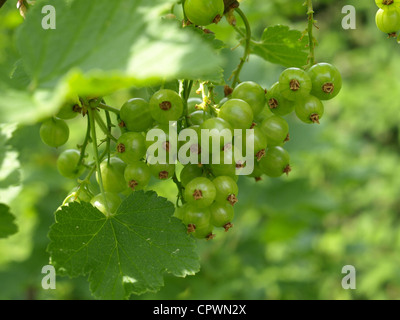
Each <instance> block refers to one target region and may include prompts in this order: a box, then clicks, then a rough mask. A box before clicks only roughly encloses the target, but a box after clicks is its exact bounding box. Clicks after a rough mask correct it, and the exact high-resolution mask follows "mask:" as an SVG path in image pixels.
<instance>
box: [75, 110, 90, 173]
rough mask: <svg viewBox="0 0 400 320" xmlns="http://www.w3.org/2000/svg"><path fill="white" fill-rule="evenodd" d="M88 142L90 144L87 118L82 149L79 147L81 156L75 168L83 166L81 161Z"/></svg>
mask: <svg viewBox="0 0 400 320" xmlns="http://www.w3.org/2000/svg"><path fill="white" fill-rule="evenodd" d="M89 142H90V119H89V117H88V120H87V129H86V136H85V140H84V141H83V144H82V147H81V156H80V158H79V161H78V166H77V167H80V166H81V165H82V164H83V159H84V158H85V156H86V148H87V146H88V144H89Z"/></svg>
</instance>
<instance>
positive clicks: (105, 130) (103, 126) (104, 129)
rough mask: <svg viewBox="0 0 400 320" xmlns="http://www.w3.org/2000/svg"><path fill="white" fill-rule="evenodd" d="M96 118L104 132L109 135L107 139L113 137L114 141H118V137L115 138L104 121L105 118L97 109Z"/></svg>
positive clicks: (94, 113)
mask: <svg viewBox="0 0 400 320" xmlns="http://www.w3.org/2000/svg"><path fill="white" fill-rule="evenodd" d="M93 115H94V119H95V120H96V123H97V124H98V125H99V127H100V129H101V130H102V131H103V132H104V134H105V135H106V136H107V139H111V140H113V141H114V142H117V141H118V139H117V138H115V137H114V136H113V135H112V134H111V132H110V131H109V130H108V128H107V126H106V124H105V123H104V121H103V119H102V118H101V117H100V114H99V113H98V112H97V111H96V110H95V111H94V112H93Z"/></svg>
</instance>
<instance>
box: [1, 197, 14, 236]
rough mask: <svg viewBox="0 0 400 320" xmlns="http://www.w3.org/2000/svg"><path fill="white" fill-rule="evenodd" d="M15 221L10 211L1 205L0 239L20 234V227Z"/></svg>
mask: <svg viewBox="0 0 400 320" xmlns="http://www.w3.org/2000/svg"><path fill="white" fill-rule="evenodd" d="M14 220H15V217H14V216H13V215H12V214H11V213H10V209H9V208H8V207H7V206H6V205H4V204H2V203H0V239H1V238H7V237H9V236H11V235H13V234H14V233H17V232H18V227H17V225H16V224H15V223H14Z"/></svg>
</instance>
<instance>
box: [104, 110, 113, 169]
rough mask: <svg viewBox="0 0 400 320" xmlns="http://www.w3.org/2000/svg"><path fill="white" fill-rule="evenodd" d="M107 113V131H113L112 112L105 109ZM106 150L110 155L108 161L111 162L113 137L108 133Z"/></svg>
mask: <svg viewBox="0 0 400 320" xmlns="http://www.w3.org/2000/svg"><path fill="white" fill-rule="evenodd" d="M105 113H106V120H107V129H108V130H107V131H108V132H111V129H112V126H113V125H112V122H111V116H110V112H109V111H105ZM106 152H107V155H108V160H107V161H108V163H110V159H111V139H110V136H109V135H107V145H106Z"/></svg>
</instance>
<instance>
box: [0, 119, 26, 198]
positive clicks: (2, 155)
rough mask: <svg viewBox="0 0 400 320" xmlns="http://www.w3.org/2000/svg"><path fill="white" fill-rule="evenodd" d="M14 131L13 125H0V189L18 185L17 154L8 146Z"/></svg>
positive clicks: (18, 168)
mask: <svg viewBox="0 0 400 320" xmlns="http://www.w3.org/2000/svg"><path fill="white" fill-rule="evenodd" d="M15 129H16V126H15V125H13V124H9V125H7V124H0V189H6V188H8V187H10V186H16V185H18V184H19V183H20V178H21V177H20V163H19V161H18V153H17V152H16V151H14V150H12V149H11V147H10V146H9V145H8V141H9V139H10V138H11V137H12V134H13V132H14V131H15ZM0 201H1V197H0Z"/></svg>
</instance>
